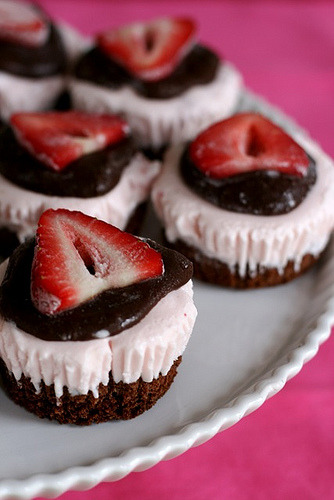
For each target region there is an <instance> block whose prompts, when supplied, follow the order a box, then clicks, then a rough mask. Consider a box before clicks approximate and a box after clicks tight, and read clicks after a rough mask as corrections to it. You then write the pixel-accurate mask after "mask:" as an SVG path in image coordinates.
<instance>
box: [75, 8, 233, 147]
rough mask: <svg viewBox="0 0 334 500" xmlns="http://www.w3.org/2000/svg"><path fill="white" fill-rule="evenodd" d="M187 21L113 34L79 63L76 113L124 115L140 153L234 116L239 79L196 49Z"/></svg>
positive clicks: (229, 68) (136, 27) (204, 51)
mask: <svg viewBox="0 0 334 500" xmlns="http://www.w3.org/2000/svg"><path fill="white" fill-rule="evenodd" d="M195 39H196V26H195V23H194V22H193V21H192V20H191V19H184V18H165V19H158V20H154V21H150V22H146V23H135V24H131V25H128V26H124V27H121V28H118V29H112V30H109V31H106V32H104V33H101V34H99V35H98V36H97V37H96V45H95V46H94V47H93V48H92V49H91V50H90V51H88V52H87V53H86V54H85V55H83V57H82V58H81V59H80V60H79V61H78V64H77V65H76V67H75V70H74V76H73V80H72V82H71V93H72V97H73V101H74V106H75V107H77V108H78V109H83V110H89V111H91V110H98V111H99V112H113V113H114V112H116V113H122V114H123V115H124V116H125V117H126V119H127V120H128V121H129V123H130V125H131V127H132V129H133V131H134V134H135V135H136V136H137V137H138V138H139V140H140V143H141V145H142V146H144V147H148V148H152V149H156V150H157V149H159V148H162V147H164V146H166V145H167V144H169V143H171V142H172V143H175V142H180V141H182V140H188V139H190V138H193V137H194V136H195V135H196V134H197V133H198V132H199V131H200V130H202V129H204V128H205V127H207V126H208V125H209V124H210V123H212V122H213V121H215V120H218V119H221V118H224V117H226V116H228V115H230V114H231V113H232V112H233V109H234V108H235V106H236V103H237V100H238V97H239V91H240V87H241V77H240V75H239V73H238V72H237V71H236V70H235V69H234V68H233V66H232V65H231V64H229V63H228V62H226V61H221V60H220V59H219V57H218V56H217V55H216V54H215V53H214V52H213V51H212V50H210V49H209V48H207V47H204V46H203V45H199V44H198V43H196V41H195Z"/></svg>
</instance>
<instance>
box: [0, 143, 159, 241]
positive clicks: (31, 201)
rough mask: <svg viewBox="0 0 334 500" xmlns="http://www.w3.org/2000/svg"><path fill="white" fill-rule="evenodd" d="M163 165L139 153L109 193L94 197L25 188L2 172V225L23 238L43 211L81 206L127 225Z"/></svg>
mask: <svg viewBox="0 0 334 500" xmlns="http://www.w3.org/2000/svg"><path fill="white" fill-rule="evenodd" d="M159 169H160V163H159V162H151V161H149V160H147V159H146V158H145V156H143V155H142V154H141V153H137V154H136V155H135V156H134V157H133V158H132V160H131V162H130V163H129V165H128V166H127V167H126V168H125V170H124V171H123V173H122V175H121V178H120V180H119V182H118V184H117V185H116V186H115V187H114V188H113V189H111V190H110V191H109V192H108V193H106V194H104V195H102V196H95V197H93V198H74V197H60V196H49V195H45V194H40V193H35V192H32V191H28V190H26V189H23V188H21V187H19V186H16V185H15V184H13V183H11V182H10V181H8V180H7V179H5V178H4V177H2V176H0V227H1V226H5V227H8V228H10V229H12V230H13V231H15V232H16V233H17V235H18V237H19V239H20V241H23V240H24V239H25V238H26V237H29V236H31V235H32V234H34V232H35V229H36V225H37V222H38V219H39V217H40V215H41V214H42V213H43V212H44V211H45V210H47V209H48V208H54V209H57V208H67V209H69V210H79V211H81V212H84V213H86V214H87V215H91V216H92V217H97V218H99V219H102V220H104V221H106V222H108V223H110V224H113V225H114V226H117V227H119V228H120V229H125V227H126V225H127V222H128V220H129V218H130V216H131V214H132V212H133V211H134V210H135V208H136V207H137V206H138V205H139V204H140V203H142V202H143V201H145V200H146V199H147V198H148V196H149V193H150V190H151V186H152V183H153V180H154V179H155V177H156V176H157V174H158V172H159Z"/></svg>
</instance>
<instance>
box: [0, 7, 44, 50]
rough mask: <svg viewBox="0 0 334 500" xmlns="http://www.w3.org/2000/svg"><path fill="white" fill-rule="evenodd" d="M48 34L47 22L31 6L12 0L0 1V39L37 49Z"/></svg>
mask: <svg viewBox="0 0 334 500" xmlns="http://www.w3.org/2000/svg"><path fill="white" fill-rule="evenodd" d="M48 34H49V27H48V24H47V22H46V21H45V20H44V19H43V17H42V16H41V14H40V12H39V11H38V10H37V9H36V7H34V6H33V5H29V4H28V3H26V2H17V1H14V0H0V39H2V40H6V41H9V42H12V43H17V44H21V45H27V46H31V47H37V46H39V45H42V44H43V43H45V41H46V39H47V37H48Z"/></svg>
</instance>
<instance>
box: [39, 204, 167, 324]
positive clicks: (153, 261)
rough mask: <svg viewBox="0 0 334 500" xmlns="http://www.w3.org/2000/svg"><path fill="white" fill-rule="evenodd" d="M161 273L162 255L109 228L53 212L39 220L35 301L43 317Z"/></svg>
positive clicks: (79, 215) (73, 214)
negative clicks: (107, 291) (105, 291)
mask: <svg viewBox="0 0 334 500" xmlns="http://www.w3.org/2000/svg"><path fill="white" fill-rule="evenodd" d="M162 273H163V261H162V258H161V255H160V253H159V252H157V251H156V250H153V248H151V247H150V246H149V245H148V244H147V243H145V242H144V241H142V240H140V239H139V238H136V237H135V236H132V235H131V234H129V233H125V232H123V231H121V230H120V229H117V228H116V227H114V226H112V225H110V224H107V223H106V222H102V221H100V220H97V219H95V218H93V217H89V216H88V215H85V214H83V213H81V212H71V211H69V210H65V209H58V210H52V209H49V210H47V211H46V212H44V213H43V214H42V215H41V217H40V220H39V224H38V229H37V243H36V248H35V255H34V260H33V264H32V274H31V297H32V301H33V303H34V305H35V307H36V308H37V309H38V310H39V311H40V312H41V313H43V314H49V315H50V314H51V315H52V314H55V313H57V312H61V311H64V310H66V309H69V308H73V307H75V306H77V305H79V304H81V303H82V302H85V301H87V300H89V299H91V298H92V297H94V296H95V295H97V294H98V293H100V292H102V291H104V290H106V289H108V288H120V287H125V286H128V285H131V284H133V283H137V282H139V281H142V280H146V279H149V278H153V277H155V276H160V275H161V274H162Z"/></svg>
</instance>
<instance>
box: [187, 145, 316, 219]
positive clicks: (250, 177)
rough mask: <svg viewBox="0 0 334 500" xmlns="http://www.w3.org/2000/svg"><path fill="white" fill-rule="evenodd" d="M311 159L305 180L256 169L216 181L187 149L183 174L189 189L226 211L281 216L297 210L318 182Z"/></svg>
mask: <svg viewBox="0 0 334 500" xmlns="http://www.w3.org/2000/svg"><path fill="white" fill-rule="evenodd" d="M309 160H310V165H309V168H308V172H307V174H306V176H305V177H297V176H295V175H288V174H282V173H279V172H276V171H273V170H270V171H263V170H257V171H254V172H247V173H244V174H237V175H233V176H230V177H226V178H223V179H213V178H211V177H209V176H207V175H205V174H204V173H203V172H201V171H200V170H199V169H198V168H197V167H196V166H195V165H194V163H193V162H192V160H191V158H190V155H189V150H188V148H186V150H185V151H184V153H183V156H182V158H181V163H180V171H181V175H182V177H183V179H184V181H185V183H186V184H187V186H189V188H190V189H192V190H193V191H195V193H196V194H198V195H199V196H200V197H201V198H203V199H204V200H206V201H208V202H209V203H212V204H213V205H216V206H218V207H220V208H222V209H224V210H229V211H231V212H238V213H243V214H253V215H282V214H287V213H289V212H291V210H293V209H294V208H296V207H297V206H298V205H299V204H300V203H301V202H302V201H303V200H304V199H305V197H306V196H307V193H308V192H309V190H310V189H311V188H312V186H313V184H315V182H316V178H317V175H316V166H315V163H314V161H313V159H312V158H309Z"/></svg>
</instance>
